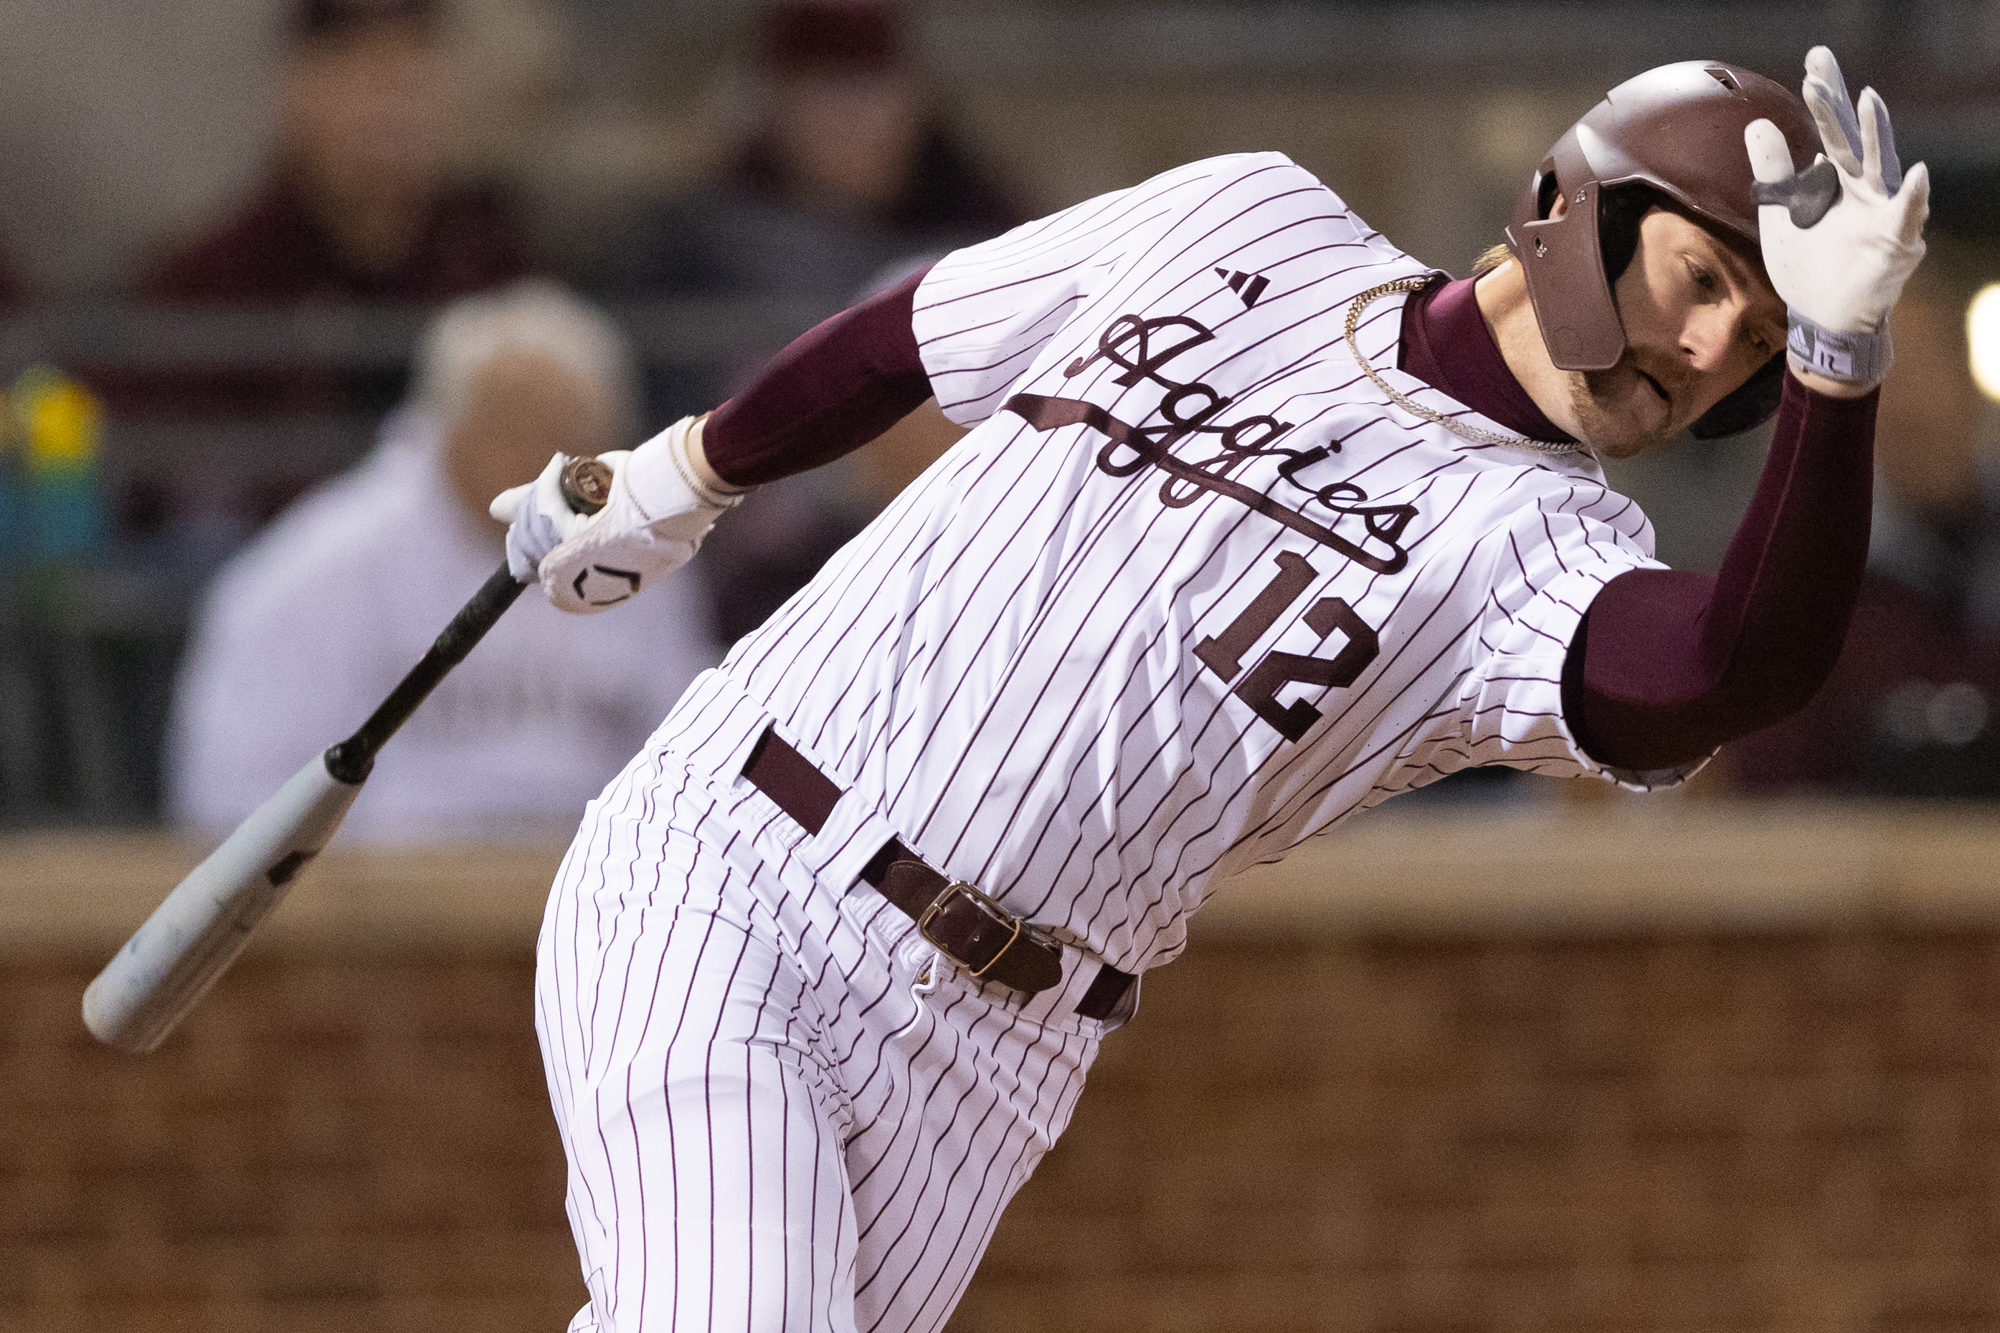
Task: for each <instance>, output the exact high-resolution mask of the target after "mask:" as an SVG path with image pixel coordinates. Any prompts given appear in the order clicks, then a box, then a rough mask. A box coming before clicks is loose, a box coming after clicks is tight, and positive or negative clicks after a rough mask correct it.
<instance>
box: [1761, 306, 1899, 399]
mask: <svg viewBox="0 0 2000 1333" xmlns="http://www.w3.org/2000/svg"><path fill="white" fill-rule="evenodd" d="M1786 323H1787V328H1786V333H1785V351H1786V352H1788V353H1790V356H1791V362H1792V365H1793V366H1794V367H1796V368H1797V369H1800V370H1807V371H1811V372H1812V373H1813V374H1815V375H1824V376H1825V377H1826V378H1828V379H1830V380H1839V381H1840V382H1841V383H1843V384H1880V383H1881V382H1882V378H1883V376H1885V375H1887V374H1888V373H1889V363H1890V361H1891V360H1892V359H1893V353H1892V350H1891V348H1890V346H1889V329H1888V326H1887V324H1884V325H1883V327H1882V328H1881V329H1879V330H1876V329H1861V330H1857V331H1854V332H1851V333H1843V332H1837V331H1835V330H1833V329H1828V328H1822V327H1821V326H1819V325H1818V324H1815V323H1813V322H1812V321H1811V320H1810V319H1807V318H1806V317H1805V316H1804V315H1801V314H1800V313H1799V312H1798V311H1796V310H1794V311H1792V312H1790V315H1789V317H1788V319H1787V321H1786Z"/></svg>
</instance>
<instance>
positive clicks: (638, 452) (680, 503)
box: [491, 417, 747, 615]
mask: <svg viewBox="0 0 2000 1333" xmlns="http://www.w3.org/2000/svg"><path fill="white" fill-rule="evenodd" d="M694 421H695V419H694V418H693V417H683V418H682V419H681V420H679V421H677V422H675V423H674V424H673V425H671V426H669V427H667V428H666V429H665V430H663V431H661V432H660V433H659V434H658V435H655V436H654V437H653V438H652V439H650V440H648V441H646V442H645V443H644V444H642V445H640V446H639V447H638V448H637V449H619V450H614V451H613V452H610V453H603V454H599V455H598V456H597V458H598V461H599V462H602V463H606V464H608V465H609V466H610V468H611V498H610V499H608V500H607V501H605V504H604V508H602V509H600V510H598V511H597V512H596V513H595V514H589V515H585V514H578V513H573V512H571V510H570V507H569V504H568V503H567V502H566V501H565V500H564V499H563V494H562V482H561V477H562V470H563V467H564V465H565V464H567V463H568V462H569V459H567V458H566V457H564V456H563V455H562V454H557V455H556V456H555V457H554V458H552V459H550V460H549V465H548V466H547V467H545V468H543V469H542V474H541V476H539V477H537V478H535V480H533V481H532V482H529V483H528V484H527V485H525V486H516V487H514V488H512V489H511V490H506V491H502V492H501V493H500V494H499V495H498V496H496V497H495V498H494V500H493V504H492V506H491V513H492V515H493V517H495V518H497V519H499V520H500V521H501V522H502V523H506V524H508V525H509V526H508V528H507V566H508V568H510V569H511V570H513V571H514V577H515V578H517V579H520V580H522V581H523V582H525V581H526V580H527V579H528V578H529V577H530V576H531V575H536V574H539V576H540V578H541V584H542V591H543V592H544V593H545V594H546V595H547V596H548V599H549V600H550V601H551V602H553V603H555V605H556V606H557V607H559V608H560V609H562V610H564V611H571V612H575V613H577V614H579V615H588V614H590V613H592V612H596V611H602V610H603V609H604V608H605V607H607V606H616V605H618V603H620V602H624V601H629V600H630V599H631V598H632V597H634V596H635V595H637V594H638V593H639V592H641V591H643V590H644V589H646V588H649V587H651V586H652V585H653V584H654V583H655V582H657V581H659V580H660V579H663V578H665V577H666V576H667V575H669V574H671V573H673V572H674V571H675V570H676V569H679V568H680V567H681V566H682V565H684V564H686V563H687V562H688V561H689V560H692V559H693V558H694V553H695V551H696V550H698V549H700V547H701V539H702V538H703V537H705V536H707V535H708V530H709V528H711V527H713V526H714V524H715V520H716V519H718V518H720V517H721V516H722V515H723V514H725V513H727V512H728V511H729V510H731V509H733V508H735V507H736V506H737V505H738V504H740V503H742V500H743V496H744V495H745V494H747V492H742V491H738V492H733V493H723V492H720V491H716V490H715V489H713V488H712V487H709V486H705V485H703V484H702V482H701V480H700V478H699V477H698V476H697V475H696V473H695V470H694V467H693V465H692V464H691V463H690V462H689V461H688V453H687V451H688V443H689V438H688V437H689V432H690V431H691V430H692V429H693V427H694Z"/></svg>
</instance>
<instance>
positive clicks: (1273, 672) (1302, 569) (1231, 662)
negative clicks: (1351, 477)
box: [1194, 551, 1380, 742]
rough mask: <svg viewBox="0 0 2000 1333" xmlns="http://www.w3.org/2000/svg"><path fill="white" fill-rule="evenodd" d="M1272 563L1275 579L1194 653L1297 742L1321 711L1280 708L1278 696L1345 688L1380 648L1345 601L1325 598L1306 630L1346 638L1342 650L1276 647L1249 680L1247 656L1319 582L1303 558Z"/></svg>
mask: <svg viewBox="0 0 2000 1333" xmlns="http://www.w3.org/2000/svg"><path fill="white" fill-rule="evenodd" d="M1274 558H1275V559H1276V560H1277V562H1278V574H1277V577H1276V578H1274V579H1272V580H1271V582H1270V583H1269V584H1267V585H1266V586H1265V588H1264V590H1263V591H1262V592H1260V593H1258V594H1257V595H1256V596H1255V597H1254V598H1252V599H1251V601H1250V605H1248V606H1246V607H1244V608H1243V611H1242V614H1240V615H1238V616H1237V617H1236V619H1234V620H1232V621H1231V622H1229V626H1228V627H1227V628H1226V629H1224V630H1223V631H1222V633H1220V634H1215V635H1211V636H1209V637H1207V638H1205V639H1203V640H1202V641H1201V642H1200V643H1198V644H1196V645H1195V649H1194V655H1195V656H1196V657H1197V658H1199V659H1200V660H1201V663H1202V665H1203V666H1205V667H1207V668H1208V669H1209V670H1210V671H1213V672H1214V673H1215V674H1216V675H1218V676H1220V677H1222V679H1223V680H1225V681H1236V688H1235V689H1234V690H1232V691H1231V693H1233V694H1234V695H1235V696H1236V697H1237V698H1239V699H1241V700H1242V701H1243V702H1244V703H1246V704H1249V705H1250V707H1251V708H1252V709H1253V710H1254V711H1255V712H1256V714H1257V716H1258V717H1261V718H1263V719H1264V720H1265V721H1266V722H1268V723H1270V724H1271V725H1272V726H1274V727H1276V728H1277V729H1278V734H1279V735H1281V736H1283V737H1284V738H1285V739H1286V740H1288V741H1293V742H1296V741H1298V740H1299V739H1301V738H1302V737H1303V736H1304V735H1305V734H1306V732H1307V731H1309V730H1310V729H1311V728H1312V724H1313V723H1315V722H1317V721H1319V719H1320V711H1319V709H1317V708H1314V707H1313V706H1312V705H1311V704H1309V703H1307V702H1306V701H1305V700H1303V699H1300V700H1297V701H1295V702H1293V703H1291V704H1280V703H1279V702H1278V691H1279V690H1280V689H1282V688H1283V687H1284V686H1286V685H1291V684H1300V685H1317V686H1320V687H1322V688H1331V687H1339V688H1342V689H1345V688H1346V687H1347V686H1349V685H1352V684H1353V683H1354V681H1355V678H1356V677H1358V676H1360V674H1361V673H1362V672H1363V671H1366V670H1367V669H1368V664H1369V663H1370V662H1373V661H1374V660H1375V655H1376V653H1377V652H1379V651H1380V645H1379V644H1378V643H1377V641H1376V638H1375V631H1374V630H1373V629H1371V628H1370V627H1369V625H1368V623H1367V622H1366V621H1364V620H1363V619H1362V618H1361V617H1360V616H1358V615H1356V614H1355V612H1354V608H1353V607H1351V606H1349V605H1348V604H1347V602H1346V601H1345V600H1344V599H1342V598H1339V597H1322V598H1320V599H1319V600H1318V601H1317V602H1314V603H1313V604H1312V605H1311V606H1309V607H1307V608H1306V614H1305V622H1306V624H1307V626H1308V627H1310V628H1311V629H1312V631H1313V633H1315V634H1317V635H1319V636H1320V638H1322V639H1324V638H1326V637H1327V635H1329V634H1332V633H1333V632H1334V631H1335V630H1339V631H1340V632H1341V634H1343V635H1344V636H1346V639H1347V645H1346V646H1345V647H1343V648H1342V649H1341V650H1340V651H1339V652H1338V653H1336V654H1334V655H1333V656H1332V657H1307V656H1305V655H1303V654H1301V653H1281V652H1278V651H1277V650H1276V649H1273V650H1272V651H1270V652H1268V653H1265V654H1264V656H1263V657H1261V658H1259V659H1258V661H1257V665H1255V666H1253V667H1251V668H1250V670H1249V672H1248V673H1247V674H1246V673H1245V672H1244V670H1243V658H1244V655H1245V654H1247V653H1248V652H1249V651H1250V650H1251V648H1253V647H1254V646H1256V643H1257V640H1259V639H1261V638H1263V637H1264V635H1265V634H1266V633H1267V632H1269V630H1270V628H1271V626H1273V625H1275V624H1277V623H1278V617H1279V616H1282V615H1283V614H1284V613H1285V611H1286V609H1287V608H1289V607H1290V606H1291V605H1292V603H1294V602H1296V601H1298V599H1299V598H1300V597H1302V596H1304V595H1305V591H1306V589H1308V588H1310V587H1312V585H1313V583H1314V582H1315V581H1316V580H1317V579H1318V578H1319V571H1318V570H1316V569H1314V568H1313V567H1312V565H1311V564H1310V563H1308V562H1307V561H1306V558H1305V557H1304V556H1301V555H1295V554H1293V553H1292V552H1290V551H1280V552H1278V554H1277V555H1276V556H1275V557H1274ZM1239 677H1240V679H1239Z"/></svg>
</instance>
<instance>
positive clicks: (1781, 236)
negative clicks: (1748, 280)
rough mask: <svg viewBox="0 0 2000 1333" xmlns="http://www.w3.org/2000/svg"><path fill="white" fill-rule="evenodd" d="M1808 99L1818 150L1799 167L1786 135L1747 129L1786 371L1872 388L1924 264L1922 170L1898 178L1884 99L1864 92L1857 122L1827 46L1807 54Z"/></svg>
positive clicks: (1926, 206) (1765, 124)
mask: <svg viewBox="0 0 2000 1333" xmlns="http://www.w3.org/2000/svg"><path fill="white" fill-rule="evenodd" d="M1804 93H1805V101H1806V106H1807V107H1808V108H1809V109H1810V110H1811V111H1812V117H1813V122H1814V124H1816V125H1817V126H1818V127H1819V135H1820V141H1821V143H1822V144H1823V145H1824V147H1825V150H1826V151H1825V155H1824V156H1823V157H1821V158H1819V159H1818V160H1816V161H1815V162H1814V163H1813V165H1812V166H1811V167H1809V168H1807V169H1806V170H1805V171H1802V172H1798V173H1796V174H1794V173H1793V170H1792V155H1791V152H1790V150H1789V149H1787V148H1786V146H1785V136H1784V135H1783V134H1781V133H1780V132H1779V130H1778V127H1777V126H1776V125H1773V124H1772V123H1771V122H1770V121H1768V120H1757V121H1752V122H1751V123H1750V125H1749V126H1748V127H1747V128H1746V129H1745V130H1744V131H1743V141H1744V144H1745V146H1746V147H1748V148H1749V150H1750V169H1751V171H1752V172H1753V173H1754V174H1755V176H1756V178H1757V184H1756V186H1755V187H1754V189H1755V192H1756V197H1757V202H1758V205H1759V207H1758V209H1757V227H1758V232H1759V234H1760V236H1761V238H1762V242H1763V249H1764V267H1765V269H1766V270H1767V271H1768V272H1769V273H1770V275H1771V285H1772V286H1773V287H1775V288H1777V291H1778V295H1779V296H1781V297H1783V298H1784V300H1785V304H1786V305H1787V306H1788V307H1789V308H1790V318H1789V321H1788V323H1789V326H1790V327H1789V330H1788V333H1787V336H1786V341H1785V350H1786V351H1787V353H1789V357H1790V360H1791V363H1792V365H1793V366H1794V367H1796V368H1798V369H1800V370H1808V371H1813V372H1815V373H1817V374H1820V375H1824V376H1826V377H1827V378H1828V379H1835V380H1842V381H1845V382H1847V383H1850V384H1876V383H1879V382H1881V379H1882V377H1883V376H1884V375H1885V374H1887V373H1888V370H1889V361H1890V349H1889V325H1888V317H1889V311H1890V309H1891V308H1892V307H1893V306H1894V305H1895V304H1896V298H1897V297H1898V296H1900V295H1901V294H1902V291H1903V283H1904V282H1905V281H1907V280H1908V279H1909V276H1910V274H1911V272H1912V271H1914V270H1915V269H1916V267H1917V261H1918V260H1920V259H1922V258H1923V257H1924V239H1923V230H1924V220H1925V219H1926V218H1928V217H1929V216H1930V173H1929V172H1928V171H1927V170H1926V169H1925V167H1924V164H1923V163H1921V162H1919V163H1918V164H1917V165H1916V166H1914V167H1912V168H1910V173H1909V175H1908V176H1905V175H1904V174H1903V169H1902V164H1901V163H1899V162H1898V161H1897V160H1896V138H1895V134H1894V132H1893V131H1892V130H1891V129H1890V127H1889V112H1888V109H1887V108H1885V107H1884V106H1883V105H1882V99H1881V97H1880V96H1879V95H1878V94H1877V93H1876V92H1875V90H1874V89H1873V88H1864V89H1862V90H1861V103H1860V106H1859V108H1858V114H1857V108H1856V106H1855V104H1854V102H1853V101H1852V100H1851V99H1849V97H1848V95H1847V83H1846V81H1845V80H1844V79H1842V78H1841V76H1840V66H1839V64H1838V63H1836V62H1835V60H1834V58H1833V52H1831V51H1829V50H1827V49H1826V48H1825V47H1824V46H1815V47H1814V48H1813V49H1812V50H1811V51H1809V52H1808V53H1807V54H1806V78H1805V88H1804Z"/></svg>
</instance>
